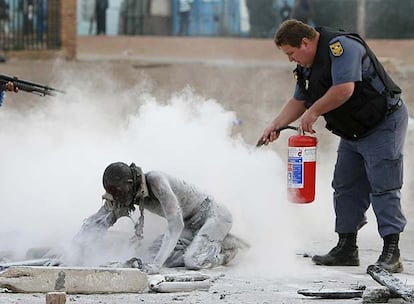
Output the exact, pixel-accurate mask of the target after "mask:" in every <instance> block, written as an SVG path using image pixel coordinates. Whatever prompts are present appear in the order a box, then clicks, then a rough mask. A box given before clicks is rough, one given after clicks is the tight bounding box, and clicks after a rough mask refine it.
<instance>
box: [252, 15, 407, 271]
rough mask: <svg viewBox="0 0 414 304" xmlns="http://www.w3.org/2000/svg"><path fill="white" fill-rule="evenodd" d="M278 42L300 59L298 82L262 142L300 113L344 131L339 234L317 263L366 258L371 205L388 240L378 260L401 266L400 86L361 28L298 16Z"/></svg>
mask: <svg viewBox="0 0 414 304" xmlns="http://www.w3.org/2000/svg"><path fill="white" fill-rule="evenodd" d="M275 43H276V46H277V47H279V48H280V49H281V50H282V51H283V52H284V53H285V54H286V55H287V56H288V58H289V61H293V62H296V63H297V67H296V70H295V75H296V79H297V84H296V89H295V92H294V96H293V97H292V98H291V99H290V100H289V101H288V102H287V103H286V104H285V105H284V107H283V108H282V110H281V112H280V113H279V114H278V115H277V116H276V118H275V119H274V120H273V121H272V123H271V124H270V125H269V127H268V128H267V129H265V131H264V132H263V135H262V136H261V137H260V139H259V141H260V142H263V143H265V144H268V143H270V142H272V141H274V140H276V139H277V138H278V137H279V133H278V132H276V131H274V130H276V129H277V128H279V127H281V126H285V125H288V124H290V123H291V122H293V121H295V120H297V119H299V118H301V120H300V127H301V128H302V130H304V131H305V132H310V133H314V132H315V131H314V129H313V124H314V123H315V122H316V120H317V119H318V118H319V117H320V116H323V117H324V118H325V121H326V127H327V128H328V129H329V130H331V131H332V132H333V133H334V134H337V135H339V136H340V137H341V140H340V143H339V148H338V155H337V162H336V165H335V171H334V176H333V182H332V186H333V188H334V195H333V202H334V209H335V214H336V222H335V231H336V232H337V233H338V234H339V241H338V244H337V246H335V247H334V248H333V249H332V250H330V251H329V252H328V253H327V254H326V255H315V256H313V258H312V260H313V262H314V263H316V264H317V265H338V266H339V265H341V266H357V265H359V256H358V246H357V241H356V239H357V232H358V230H359V229H360V228H361V227H362V226H363V225H365V224H366V217H365V212H366V210H367V209H368V207H369V206H370V204H372V207H373V210H374V213H375V215H376V218H377V226H378V231H379V234H380V236H381V237H382V238H383V241H384V246H383V250H382V253H381V255H380V257H379V258H378V260H377V262H376V264H377V265H380V266H382V267H383V268H385V269H387V270H388V271H390V272H401V271H402V270H403V266H402V263H401V260H400V250H399V247H398V243H399V235H400V232H402V231H403V230H404V227H405V225H406V218H405V217H404V215H403V212H402V210H401V204H400V196H401V194H400V190H401V187H402V180H403V178H402V177H403V171H402V170H403V155H402V151H403V146H404V139H405V134H406V130H407V122H408V112H407V109H406V107H405V105H404V103H403V102H402V100H401V96H400V95H401V90H400V88H399V87H398V86H397V85H396V84H395V83H394V82H393V81H392V79H391V78H390V77H389V75H388V74H387V73H386V72H385V70H384V68H383V66H382V65H381V63H380V62H379V61H378V59H377V58H376V56H375V55H374V53H373V52H372V51H371V50H370V48H369V47H368V46H367V44H366V43H365V41H364V40H363V39H362V38H361V37H360V36H359V35H358V34H355V33H347V32H343V31H334V30H330V29H327V28H323V27H316V28H312V27H310V26H308V25H306V24H304V23H302V22H300V21H298V20H294V19H292V20H287V21H285V22H284V23H282V24H281V25H280V27H279V29H278V31H277V33H276V36H275Z"/></svg>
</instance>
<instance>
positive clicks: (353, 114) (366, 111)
mask: <svg viewBox="0 0 414 304" xmlns="http://www.w3.org/2000/svg"><path fill="white" fill-rule="evenodd" d="M315 29H316V30H317V31H318V32H319V33H320V36H319V41H318V48H317V51H316V55H315V59H314V62H313V65H312V67H311V72H310V76H309V80H307V81H306V80H305V79H304V76H303V69H304V68H303V67H301V66H299V65H298V66H297V68H296V70H295V74H296V78H297V81H298V85H299V86H300V87H301V89H302V90H303V91H304V92H305V93H306V95H307V96H306V101H305V106H306V107H307V108H309V107H310V106H312V105H313V104H314V103H315V102H316V101H317V100H318V99H319V98H321V97H322V96H323V95H324V94H325V93H326V91H328V89H329V88H330V87H331V86H332V76H331V58H330V54H329V53H330V46H329V42H330V41H331V40H332V39H333V38H335V37H337V36H342V35H345V36H347V37H349V38H352V39H355V40H357V41H358V42H360V43H361V44H362V45H363V46H364V47H365V49H366V52H367V56H369V58H370V59H371V62H372V63H373V65H374V67H375V71H374V72H373V73H371V74H370V75H369V76H368V77H363V79H362V81H359V82H355V89H354V92H353V94H352V96H351V97H350V98H349V99H348V100H347V101H346V102H345V103H344V104H342V105H341V106H340V107H338V108H336V109H334V110H332V111H329V112H327V113H325V114H324V115H323V116H324V118H325V121H326V128H327V129H328V130H330V131H332V132H333V133H335V134H337V135H339V136H341V137H343V138H345V139H349V140H357V139H359V138H361V137H364V136H366V135H368V134H369V133H370V131H371V130H372V129H374V128H375V127H376V126H377V125H378V124H379V123H381V122H382V121H383V120H384V119H385V117H386V113H387V107H388V105H387V99H388V98H390V97H391V98H392V97H393V96H394V95H396V94H400V93H401V89H400V88H399V87H398V86H397V85H396V84H395V83H394V82H393V81H392V79H391V78H390V77H389V75H388V74H387V72H385V70H384V67H383V66H382V64H381V63H380V62H379V61H378V59H377V57H376V56H375V55H374V53H373V52H372V51H371V49H370V48H369V47H368V45H367V44H366V42H365V41H364V40H363V39H362V38H361V37H360V36H359V35H358V34H356V33H348V32H343V31H334V30H330V29H327V28H324V27H317V28H315ZM364 58H365V57H364ZM375 77H379V78H380V79H381V81H382V83H383V84H384V86H385V89H384V90H383V92H378V91H377V90H375V89H374V87H373V86H372V85H371V83H370V82H371V80H372V79H374V78H375Z"/></svg>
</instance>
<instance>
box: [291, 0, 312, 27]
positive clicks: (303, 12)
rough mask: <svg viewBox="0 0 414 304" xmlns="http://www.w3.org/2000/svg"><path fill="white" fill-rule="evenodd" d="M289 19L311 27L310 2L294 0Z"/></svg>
mask: <svg viewBox="0 0 414 304" xmlns="http://www.w3.org/2000/svg"><path fill="white" fill-rule="evenodd" d="M290 18H291V19H296V20H299V21H302V22H303V23H306V24H309V25H311V23H312V18H313V8H312V4H311V2H310V0H295V4H294V5H293V9H292V13H291V16H290Z"/></svg>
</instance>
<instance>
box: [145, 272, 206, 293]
mask: <svg viewBox="0 0 414 304" xmlns="http://www.w3.org/2000/svg"><path fill="white" fill-rule="evenodd" d="M211 285H212V280H211V279H210V277H209V276H207V275H203V274H201V273H197V272H195V273H185V274H176V275H174V274H172V275H160V274H159V275H154V276H152V277H151V278H150V279H149V282H148V287H149V289H150V290H152V291H155V292H163V293H167V292H187V291H194V290H203V291H208V290H209V289H210V287H211Z"/></svg>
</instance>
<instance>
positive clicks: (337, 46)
mask: <svg viewBox="0 0 414 304" xmlns="http://www.w3.org/2000/svg"><path fill="white" fill-rule="evenodd" d="M329 48H330V49H331V53H332V55H334V56H335V57H339V56H341V55H342V54H343V53H344V49H343V48H342V44H341V43H340V42H339V41H337V42H334V43H332V44H330V45H329Z"/></svg>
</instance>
